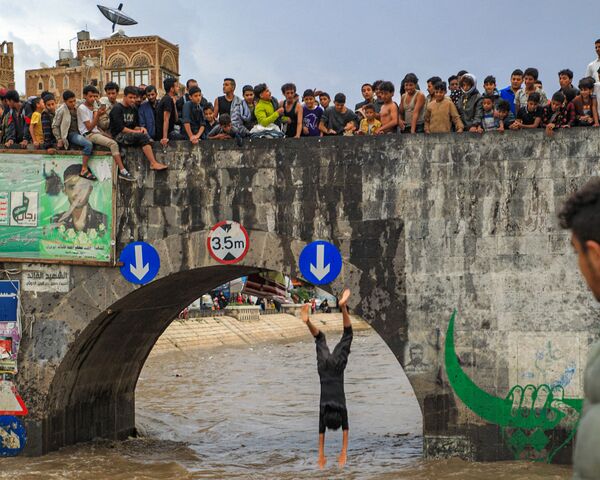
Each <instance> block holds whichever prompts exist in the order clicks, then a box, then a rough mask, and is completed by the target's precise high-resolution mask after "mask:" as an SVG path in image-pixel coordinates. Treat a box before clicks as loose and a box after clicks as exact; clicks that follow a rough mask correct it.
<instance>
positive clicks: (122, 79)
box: [110, 70, 127, 89]
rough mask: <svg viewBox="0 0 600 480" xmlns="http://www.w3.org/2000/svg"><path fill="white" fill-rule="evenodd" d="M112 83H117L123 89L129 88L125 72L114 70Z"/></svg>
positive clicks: (111, 73)
mask: <svg viewBox="0 0 600 480" xmlns="http://www.w3.org/2000/svg"><path fill="white" fill-rule="evenodd" d="M110 81H111V82H115V83H116V84H117V85H118V86H119V87H120V88H121V89H123V88H125V87H126V86H127V73H126V72H125V70H113V71H112V72H110Z"/></svg>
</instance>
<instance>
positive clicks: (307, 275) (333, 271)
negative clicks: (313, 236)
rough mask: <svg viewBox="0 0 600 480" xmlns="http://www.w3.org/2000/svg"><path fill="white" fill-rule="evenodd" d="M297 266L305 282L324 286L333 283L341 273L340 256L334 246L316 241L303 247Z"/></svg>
mask: <svg viewBox="0 0 600 480" xmlns="http://www.w3.org/2000/svg"><path fill="white" fill-rule="evenodd" d="M298 266H299V267H300V272H301V273H302V276H303V277H304V279H305V280H306V281H307V282H309V283H312V284H313V285H325V284H327V283H331V282H333V281H334V280H335V279H336V278H337V277H338V275H339V274H340V272H341V271H342V255H341V254H340V252H339V250H338V249H337V248H336V246H335V245H333V244H331V243H329V242H325V241H324V240H317V241H316V242H312V243H309V244H308V245H307V246H306V247H304V249H303V250H302V253H300V259H299V261H298Z"/></svg>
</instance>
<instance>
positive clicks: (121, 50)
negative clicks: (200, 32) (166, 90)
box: [25, 31, 179, 96]
mask: <svg viewBox="0 0 600 480" xmlns="http://www.w3.org/2000/svg"><path fill="white" fill-rule="evenodd" d="M167 77H179V47H178V46H177V45H174V44H172V43H170V42H168V41H166V40H164V39H163V38H161V37H158V36H156V35H151V36H143V37H128V36H126V35H125V34H124V33H122V32H117V33H115V34H114V35H112V36H111V37H109V38H103V39H100V40H93V39H91V38H90V34H89V32H86V31H81V32H79V33H78V34H77V52H76V54H73V52H71V51H70V50H60V52H59V59H58V60H57V62H56V66H55V67H47V68H37V69H34V70H27V71H26V72H25V85H26V93H27V96H31V95H38V94H40V93H41V92H42V91H44V90H48V91H50V92H53V93H54V94H60V93H61V92H62V91H63V90H65V89H70V90H73V91H74V92H75V93H76V94H77V95H81V91H82V89H83V87H84V86H85V85H89V84H92V85H96V86H97V87H98V88H99V89H100V90H101V91H102V89H103V88H104V85H105V84H106V83H107V82H110V81H113V82H116V83H117V84H119V86H120V87H121V89H122V88H123V87H125V86H126V85H140V84H145V85H156V87H157V88H158V89H159V91H160V92H161V93H162V81H163V79H164V78H167Z"/></svg>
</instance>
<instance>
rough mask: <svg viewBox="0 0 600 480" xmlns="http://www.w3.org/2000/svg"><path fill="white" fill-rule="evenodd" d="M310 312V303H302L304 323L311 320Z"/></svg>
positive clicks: (301, 316) (301, 313)
mask: <svg viewBox="0 0 600 480" xmlns="http://www.w3.org/2000/svg"><path fill="white" fill-rule="evenodd" d="M308 312H310V303H305V304H304V305H302V308H301V309H300V318H301V319H302V321H303V322H304V323H307V322H308V320H309V318H308Z"/></svg>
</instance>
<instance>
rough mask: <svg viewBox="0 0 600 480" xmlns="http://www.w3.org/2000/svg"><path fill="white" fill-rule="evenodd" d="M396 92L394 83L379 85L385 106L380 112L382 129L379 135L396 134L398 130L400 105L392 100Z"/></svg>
mask: <svg viewBox="0 0 600 480" xmlns="http://www.w3.org/2000/svg"><path fill="white" fill-rule="evenodd" d="M394 90H395V88H394V84H393V83H392V82H381V85H379V96H380V98H381V100H383V105H382V107H381V111H380V112H379V120H380V121H381V127H380V128H379V130H378V132H377V133H378V134H383V133H396V131H397V130H398V105H396V104H395V103H394V100H392V97H393V96H394Z"/></svg>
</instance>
